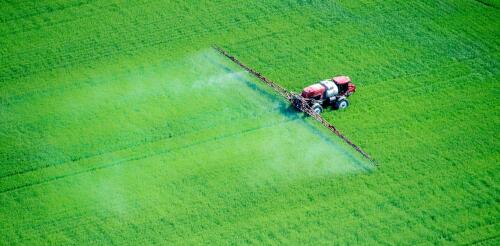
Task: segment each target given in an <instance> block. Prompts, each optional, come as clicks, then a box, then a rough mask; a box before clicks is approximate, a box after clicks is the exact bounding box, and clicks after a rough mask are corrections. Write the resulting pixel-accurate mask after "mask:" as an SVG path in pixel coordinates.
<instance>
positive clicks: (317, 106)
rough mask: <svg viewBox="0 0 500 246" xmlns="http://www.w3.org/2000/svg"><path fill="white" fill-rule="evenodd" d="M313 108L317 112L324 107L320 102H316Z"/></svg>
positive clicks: (321, 110) (319, 112)
mask: <svg viewBox="0 0 500 246" xmlns="http://www.w3.org/2000/svg"><path fill="white" fill-rule="evenodd" d="M311 108H312V110H313V111H314V112H315V113H316V114H321V112H323V107H322V106H321V105H320V104H319V103H316V104H314V105H313V106H312V107H311Z"/></svg>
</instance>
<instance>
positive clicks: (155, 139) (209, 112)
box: [0, 111, 296, 179]
mask: <svg viewBox="0 0 500 246" xmlns="http://www.w3.org/2000/svg"><path fill="white" fill-rule="evenodd" d="M213 112H214V111H205V112H204V113H202V114H199V115H198V117H199V118H203V117H204V116H206V115H211V114H213ZM266 115H267V112H264V113H261V114H257V115H255V116H251V117H244V118H239V119H238V118H236V120H235V121H234V119H233V122H234V123H235V124H241V123H244V122H247V121H252V120H254V119H257V118H260V117H263V116H266ZM289 117H290V116H289ZM178 119H179V120H178V121H180V122H184V121H185V122H190V121H193V120H196V118H194V117H193V116H186V117H185V118H178ZM181 119H184V120H181ZM291 119H296V118H291ZM181 124H182V123H181ZM215 127H217V125H212V126H210V127H204V128H198V129H196V130H191V131H183V132H180V133H177V134H175V135H173V136H167V137H160V138H153V139H151V140H150V141H146V142H141V143H138V144H132V145H127V146H124V147H122V148H117V149H115V150H112V151H109V152H104V153H96V154H90V155H86V156H81V157H80V156H79V157H74V159H75V160H74V161H62V162H56V163H52V164H48V165H43V166H39V167H36V168H31V169H26V170H23V171H19V172H13V173H10V174H4V175H2V176H0V179H2V178H8V177H12V176H16V175H22V174H26V173H29V172H35V171H37V170H42V169H44V168H50V167H56V166H59V165H64V164H67V163H74V162H78V161H80V160H84V159H89V158H94V157H97V156H102V155H106V154H107V153H114V152H119V151H124V150H127V149H132V148H135V147H138V146H142V145H147V144H154V143H156V142H159V141H164V140H167V139H175V138H179V137H186V136H189V135H192V134H196V133H200V132H204V131H208V130H211V129H214V128H215Z"/></svg>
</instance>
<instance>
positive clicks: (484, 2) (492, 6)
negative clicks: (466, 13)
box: [474, 0, 500, 9]
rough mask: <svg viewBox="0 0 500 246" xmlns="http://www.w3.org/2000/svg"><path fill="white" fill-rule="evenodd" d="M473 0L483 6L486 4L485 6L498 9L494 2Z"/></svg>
mask: <svg viewBox="0 0 500 246" xmlns="http://www.w3.org/2000/svg"><path fill="white" fill-rule="evenodd" d="M474 1H475V2H477V3H479V4H481V5H483V6H486V7H489V8H493V9H500V8H498V6H496V5H494V4H491V3H488V2H486V1H484V0H474Z"/></svg>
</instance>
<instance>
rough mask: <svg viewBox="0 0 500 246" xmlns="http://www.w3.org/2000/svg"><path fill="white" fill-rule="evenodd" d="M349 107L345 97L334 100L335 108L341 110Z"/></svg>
mask: <svg viewBox="0 0 500 246" xmlns="http://www.w3.org/2000/svg"><path fill="white" fill-rule="evenodd" d="M347 107H349V101H347V99H340V100H338V101H336V102H335V108H336V109H338V110H343V109H346V108H347Z"/></svg>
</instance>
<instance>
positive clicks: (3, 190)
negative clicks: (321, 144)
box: [0, 118, 299, 194]
mask: <svg viewBox="0 0 500 246" xmlns="http://www.w3.org/2000/svg"><path fill="white" fill-rule="evenodd" d="M298 119H299V118H294V119H287V120H283V121H280V122H277V123H272V124H267V125H264V126H260V127H254V128H248V129H245V130H243V131H239V132H233V133H229V134H224V135H221V136H215V137H212V138H208V139H205V140H202V141H197V142H193V143H190V144H186V145H182V146H178V147H173V148H169V149H165V150H161V151H156V152H155V151H152V153H148V154H142V155H137V156H132V157H128V158H124V159H122V160H118V161H115V162H112V163H109V164H105V165H100V166H99V165H97V166H95V167H92V168H87V169H83V170H80V171H76V172H72V173H67V174H62V175H58V176H54V177H52V178H47V179H42V180H41V181H38V182H33V183H28V184H23V185H18V186H14V187H11V188H7V189H2V190H0V194H4V193H8V192H11V191H16V190H19V189H23V188H28V187H31V186H35V185H40V184H45V183H50V182H52V181H56V180H59V179H64V178H68V177H72V176H76V175H80V174H84V173H88V172H93V171H98V170H102V169H107V168H111V167H115V166H118V165H121V164H123V163H127V162H131V161H136V160H140V159H144V158H147V157H151V156H156V155H162V154H167V153H170V152H175V151H179V150H182V149H187V148H190V147H193V146H196V145H202V144H205V143H209V142H213V141H218V140H222V139H227V138H231V137H235V136H240V135H244V134H247V133H249V132H255V131H258V130H261V129H266V128H270V127H274V126H276V125H280V124H286V123H288V122H292V121H295V120H298ZM159 141H162V140H158V141H157V142H159ZM148 144H149V143H148ZM106 154H109V153H105V154H102V155H106ZM98 156H99V155H98ZM82 160H83V159H82ZM63 164H64V163H63ZM41 169H44V168H41ZM41 169H35V170H33V171H29V172H36V171H37V170H41ZM29 172H26V173H29ZM14 176H16V175H11V176H9V177H14ZM1 179H3V178H0V180H1Z"/></svg>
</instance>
